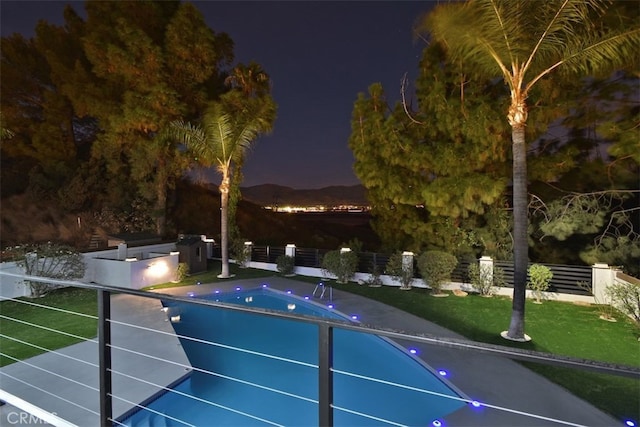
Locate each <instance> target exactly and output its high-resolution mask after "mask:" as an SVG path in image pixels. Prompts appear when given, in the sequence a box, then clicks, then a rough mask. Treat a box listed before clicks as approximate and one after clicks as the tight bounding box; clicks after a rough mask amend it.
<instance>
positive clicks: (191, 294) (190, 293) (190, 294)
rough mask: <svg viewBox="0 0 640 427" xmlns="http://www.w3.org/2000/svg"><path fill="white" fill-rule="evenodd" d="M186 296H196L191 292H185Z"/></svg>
mask: <svg viewBox="0 0 640 427" xmlns="http://www.w3.org/2000/svg"><path fill="white" fill-rule="evenodd" d="M187 296H188V297H195V296H196V294H194V293H193V292H187Z"/></svg>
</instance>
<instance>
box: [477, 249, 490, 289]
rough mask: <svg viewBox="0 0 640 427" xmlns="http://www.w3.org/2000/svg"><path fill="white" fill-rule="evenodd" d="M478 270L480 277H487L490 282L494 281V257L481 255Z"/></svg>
mask: <svg viewBox="0 0 640 427" xmlns="http://www.w3.org/2000/svg"><path fill="white" fill-rule="evenodd" d="M478 270H479V272H480V277H486V278H487V281H488V282H489V283H493V258H491V257H490V256H481V257H480V259H479V260H478Z"/></svg>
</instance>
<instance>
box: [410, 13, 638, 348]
mask: <svg viewBox="0 0 640 427" xmlns="http://www.w3.org/2000/svg"><path fill="white" fill-rule="evenodd" d="M609 5H610V2H607V1H600V0H554V1H545V2H532V1H528V0H488V1H468V2H465V3H450V4H442V5H438V6H437V7H436V8H435V9H434V10H433V11H432V12H431V13H429V14H428V15H426V16H425V17H424V18H423V19H422V20H421V23H420V24H419V26H418V29H419V30H420V31H423V32H428V33H429V34H430V36H431V37H432V39H433V40H436V41H439V42H442V43H443V44H444V45H445V46H446V47H447V49H448V51H449V54H450V55H451V56H452V57H454V58H458V59H459V60H461V61H462V62H463V63H464V66H465V68H474V69H477V70H480V71H481V72H484V73H486V75H500V76H501V77H502V78H503V79H504V82H505V83H506V85H507V86H508V88H509V91H510V94H511V103H510V105H509V108H508V112H507V121H508V123H509V125H510V126H511V129H512V159H513V236H514V250H513V258H514V291H513V305H512V315H511V321H510V325H509V329H508V331H506V332H505V333H503V336H504V337H505V338H508V339H512V340H518V341H521V340H525V339H526V335H525V333H524V322H525V291H526V278H527V267H528V231H527V228H528V216H527V214H528V207H527V206H528V190H527V144H526V140H525V128H526V124H527V117H528V105H527V98H528V97H529V95H530V94H531V92H532V90H533V88H534V87H535V86H536V85H539V84H540V82H541V81H543V80H544V79H545V78H546V77H547V76H548V75H549V74H551V73H553V72H558V73H565V74H567V75H569V74H570V75H574V76H575V77H577V78H580V77H586V76H590V75H595V74H598V75H602V74H609V73H611V72H612V71H613V70H615V69H617V68H618V67H620V68H623V67H625V66H627V65H628V64H629V60H630V58H637V52H638V49H639V46H640V28H638V23H637V21H630V22H625V21H624V18H623V17H620V18H619V20H618V22H617V23H616V25H615V26H609V25H605V23H606V22H608V19H605V18H608V16H607V12H608V11H609V10H610V9H609V7H608V6H609Z"/></svg>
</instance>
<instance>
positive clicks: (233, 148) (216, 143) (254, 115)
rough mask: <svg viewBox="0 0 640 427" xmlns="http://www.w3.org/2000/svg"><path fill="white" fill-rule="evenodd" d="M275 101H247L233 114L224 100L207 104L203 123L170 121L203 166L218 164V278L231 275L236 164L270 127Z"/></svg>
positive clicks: (174, 136)
mask: <svg viewBox="0 0 640 427" xmlns="http://www.w3.org/2000/svg"><path fill="white" fill-rule="evenodd" d="M273 109H274V104H273V103H262V104H258V103H247V104H246V105H245V111H244V112H243V113H244V114H234V115H232V114H230V113H229V112H228V111H227V109H226V108H225V106H224V104H223V103H221V102H213V103H211V104H210V106H209V107H208V108H207V110H206V112H205V114H204V116H203V118H202V124H201V126H198V125H192V124H191V123H185V122H183V121H176V122H173V123H172V124H171V130H170V134H171V136H172V137H173V138H174V139H176V140H178V141H180V142H181V143H183V144H185V146H186V147H187V149H188V151H189V152H190V153H191V154H192V155H193V156H194V158H195V160H196V161H197V162H198V163H199V164H200V165H202V166H205V167H215V168H216V170H217V171H218V172H219V173H220V175H221V176H222V180H221V183H220V186H219V189H220V246H221V250H222V271H221V273H220V275H218V277H219V278H229V277H231V276H230V274H229V230H228V204H229V189H230V184H231V179H232V176H233V170H234V165H235V164H236V162H237V161H238V160H239V159H241V158H242V157H243V156H244V154H245V152H246V151H247V150H248V149H249V147H250V146H251V144H252V143H253V142H254V141H255V140H256V138H257V137H258V136H259V135H260V134H262V133H264V132H266V131H268V130H269V129H270V128H271V121H270V117H272V116H273V114H272V113H271V111H272V110H273Z"/></svg>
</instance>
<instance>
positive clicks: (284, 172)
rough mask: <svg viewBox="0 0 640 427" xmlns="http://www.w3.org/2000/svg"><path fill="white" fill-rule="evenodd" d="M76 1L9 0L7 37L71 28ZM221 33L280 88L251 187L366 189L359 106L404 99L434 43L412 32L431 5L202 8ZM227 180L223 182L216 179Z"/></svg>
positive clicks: (252, 167)
mask: <svg viewBox="0 0 640 427" xmlns="http://www.w3.org/2000/svg"><path fill="white" fill-rule="evenodd" d="M67 3H71V4H73V6H74V8H75V9H76V11H78V12H80V13H81V14H84V6H83V3H82V2H67V1H65V2H58V1H44V2H42V1H38V2H36V1H19V2H18V1H7V0H2V1H0V17H1V28H0V29H1V33H2V36H7V35H10V34H12V33H14V32H20V33H22V34H24V35H25V36H27V37H31V36H32V35H33V30H34V28H35V26H36V23H37V21H38V20H40V19H45V20H47V21H48V22H50V23H54V24H62V23H63V16H62V10H63V8H64V5H65V4H67ZM194 4H196V6H197V7H198V9H199V10H200V11H201V12H202V14H203V15H204V17H205V20H206V22H207V23H208V24H209V26H210V27H211V28H212V29H213V30H214V31H216V32H226V33H227V34H229V35H230V36H231V38H232V39H233V41H234V43H235V49H234V52H235V55H236V62H243V63H245V64H247V63H249V62H250V61H252V60H254V61H256V62H258V63H259V64H261V65H262V66H263V68H264V69H265V71H267V73H269V75H270V76H271V79H272V81H273V96H274V99H275V101H276V103H277V104H278V118H277V120H276V123H275V127H274V131H273V132H272V133H271V134H270V135H268V136H265V137H262V138H260V139H259V140H258V141H257V142H256V144H255V147H254V148H253V150H252V151H251V153H250V154H249V157H248V160H247V162H246V164H245V168H244V175H245V180H244V182H243V184H242V185H243V186H252V185H258V184H265V183H272V184H279V185H285V186H289V187H293V188H321V187H325V186H329V185H353V184H358V179H357V178H356V176H355V175H354V173H353V169H352V166H353V156H352V154H351V151H350V150H349V147H348V138H349V134H350V120H351V111H352V108H353V102H354V101H355V99H356V95H357V93H358V92H366V90H367V87H368V86H369V85H371V84H372V83H374V82H381V83H382V84H383V86H384V88H385V91H386V93H387V98H388V99H389V100H390V101H395V100H397V99H399V96H400V95H399V92H400V80H401V78H402V76H403V75H404V73H409V79H410V81H412V80H413V79H414V78H415V75H416V70H417V66H418V59H419V56H420V52H421V51H422V48H423V47H424V42H422V41H420V40H417V41H416V40H414V37H413V34H412V26H413V23H414V22H415V20H416V18H417V17H418V16H420V15H421V14H422V13H423V12H426V11H428V9H429V8H430V7H432V6H433V5H434V2H428V1H375V2H374V1H343V2H331V1H299V2H291V1H289V2H275V1H262V2H244V1H235V2H214V1H196V2H194ZM213 179H214V180H215V181H216V182H217V178H215V177H214V178H213Z"/></svg>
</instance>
